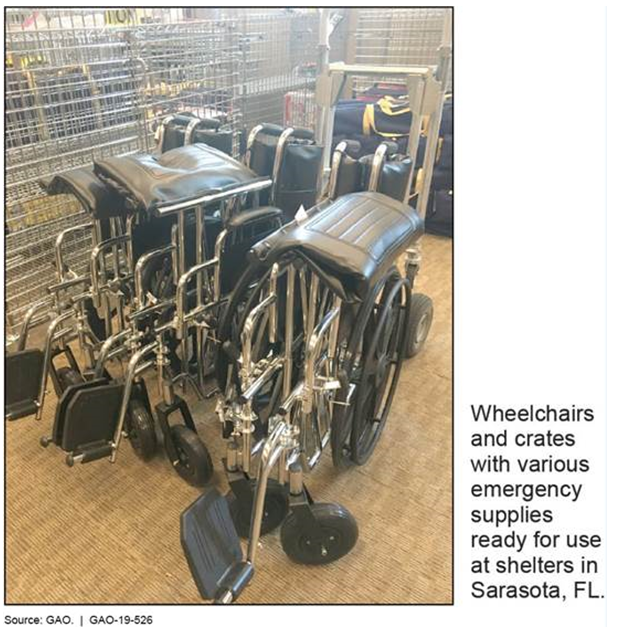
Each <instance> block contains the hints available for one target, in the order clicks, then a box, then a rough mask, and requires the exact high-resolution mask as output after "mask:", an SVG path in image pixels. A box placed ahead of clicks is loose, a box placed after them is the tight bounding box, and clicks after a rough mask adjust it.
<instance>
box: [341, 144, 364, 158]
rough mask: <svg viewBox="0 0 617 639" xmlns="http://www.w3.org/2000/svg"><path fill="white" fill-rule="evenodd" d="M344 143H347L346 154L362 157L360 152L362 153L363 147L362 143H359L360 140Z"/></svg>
mask: <svg viewBox="0 0 617 639" xmlns="http://www.w3.org/2000/svg"><path fill="white" fill-rule="evenodd" d="M343 142H345V144H346V145H347V146H346V147H345V153H347V155H351V156H358V155H360V151H362V145H361V144H360V142H358V140H343Z"/></svg>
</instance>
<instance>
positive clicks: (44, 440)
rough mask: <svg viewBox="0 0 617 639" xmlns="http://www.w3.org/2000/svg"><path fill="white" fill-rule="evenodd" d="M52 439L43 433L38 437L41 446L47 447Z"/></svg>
mask: <svg viewBox="0 0 617 639" xmlns="http://www.w3.org/2000/svg"><path fill="white" fill-rule="evenodd" d="M51 442H52V439H51V437H48V436H47V435H43V436H42V437H41V439H39V444H40V445H41V446H42V447H43V448H47V447H48V446H49V444H51Z"/></svg>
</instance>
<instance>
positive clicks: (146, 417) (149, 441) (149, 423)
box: [127, 399, 157, 461]
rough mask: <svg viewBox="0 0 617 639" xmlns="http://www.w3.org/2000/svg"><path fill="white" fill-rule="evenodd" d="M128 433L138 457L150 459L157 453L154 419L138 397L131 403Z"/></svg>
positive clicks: (145, 459)
mask: <svg viewBox="0 0 617 639" xmlns="http://www.w3.org/2000/svg"><path fill="white" fill-rule="evenodd" d="M127 434H128V436H129V441H130V442H131V446H132V447H133V450H134V451H135V454H136V455H137V457H139V458H140V459H143V460H144V461H149V460H150V459H152V458H153V457H154V455H156V449H157V439H156V430H155V427H154V420H153V419H152V416H151V415H150V412H149V411H148V409H147V408H146V407H145V406H144V404H143V403H142V402H141V401H139V400H137V399H134V400H132V401H131V402H130V404H129V415H128V423H127Z"/></svg>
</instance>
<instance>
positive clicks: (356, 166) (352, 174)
mask: <svg viewBox="0 0 617 639" xmlns="http://www.w3.org/2000/svg"><path fill="white" fill-rule="evenodd" d="M362 175H363V167H362V165H361V164H360V163H359V162H358V160H354V159H353V158H352V157H349V156H348V155H346V154H343V158H342V160H341V164H340V166H339V171H338V176H337V180H336V191H335V193H334V199H336V198H338V197H340V196H341V195H346V194H347V193H356V192H357V191H361V190H362V186H363V185H362Z"/></svg>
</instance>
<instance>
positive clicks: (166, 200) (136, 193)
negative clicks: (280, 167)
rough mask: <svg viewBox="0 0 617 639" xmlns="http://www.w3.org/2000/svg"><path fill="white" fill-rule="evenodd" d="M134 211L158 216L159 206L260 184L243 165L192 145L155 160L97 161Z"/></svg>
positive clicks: (105, 177)
mask: <svg viewBox="0 0 617 639" xmlns="http://www.w3.org/2000/svg"><path fill="white" fill-rule="evenodd" d="M94 166H95V172H96V174H97V175H98V176H99V177H101V179H103V180H105V181H106V182H110V183H111V184H112V185H113V186H114V188H116V189H117V190H118V191H119V192H120V193H121V194H122V195H123V196H124V197H126V198H127V199H128V200H129V202H130V204H131V205H132V206H133V208H135V209H138V210H143V211H146V212H147V213H150V214H152V213H155V212H156V209H157V208H158V207H159V206H163V205H172V204H182V202H188V201H189V200H193V199H195V198H198V197H202V196H204V195H209V194H211V193H217V192H220V191H223V190H225V189H227V188H230V187H234V186H239V185H244V184H250V183H252V182H256V181H259V177H258V176H257V175H256V174H255V173H253V171H251V170H250V169H248V168H247V167H245V166H244V165H243V164H241V163H240V162H238V161H237V160H234V159H233V158H232V157H230V156H228V155H226V154H225V153H223V152H222V151H219V150H218V149H214V148H212V147H210V146H207V145H206V144H191V145H189V146H183V147H179V148H176V149H172V150H171V151H168V152H167V153H163V154H162V155H160V156H158V157H156V156H153V155H148V154H141V155H132V156H126V157H120V158H109V159H105V160H100V161H98V162H95V165H94Z"/></svg>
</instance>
